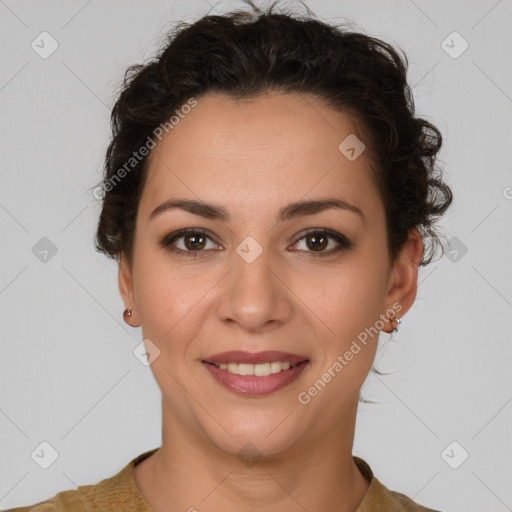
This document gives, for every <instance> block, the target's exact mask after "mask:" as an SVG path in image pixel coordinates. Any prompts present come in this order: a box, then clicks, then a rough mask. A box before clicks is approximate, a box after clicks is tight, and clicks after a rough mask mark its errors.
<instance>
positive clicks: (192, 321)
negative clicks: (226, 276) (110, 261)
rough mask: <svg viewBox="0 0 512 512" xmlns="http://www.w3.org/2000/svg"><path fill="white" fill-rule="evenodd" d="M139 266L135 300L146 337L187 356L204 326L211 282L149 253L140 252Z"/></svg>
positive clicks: (136, 275)
mask: <svg viewBox="0 0 512 512" xmlns="http://www.w3.org/2000/svg"><path fill="white" fill-rule="evenodd" d="M137 263H138V266H137V267H136V272H135V299H136V301H137V309H138V313H139V317H140V322H141V325H142V329H143V335H144V337H145V338H149V339H151V340H152V341H154V342H155V343H156V344H157V345H158V346H159V348H161V350H165V351H166V352H173V353H176V352H184V351H185V349H186V346H187V344H188V343H189V342H190V340H191V339H192V338H193V337H194V336H195V335H196V333H197V330H198V329H199V328H200V326H201V324H202V321H203V320H202V319H201V318H199V317H200V316H201V315H202V312H203V311H204V307H205V304H206V302H207V297H206V295H207V294H208V291H209V290H210V288H211V282H210V280H209V279H207V278H205V277H202V276H201V275H198V273H197V270H194V269H192V268H191V267H189V268H187V267H186V266H176V264H174V265H172V262H170V259H169V258H167V259H166V258H165V257H164V258H161V257H160V256H157V257H155V255H154V254H150V253H149V252H148V253H146V254H144V253H143V252H142V251H141V255H140V257H139V260H138V262H137Z"/></svg>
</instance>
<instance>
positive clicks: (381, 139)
mask: <svg viewBox="0 0 512 512" xmlns="http://www.w3.org/2000/svg"><path fill="white" fill-rule="evenodd" d="M246 3H247V4H249V5H250V7H251V8H252V11H251V10H247V11H246V10H237V11H233V12H230V13H228V14H225V15H222V16H217V15H211V16H204V17H202V18H200V19H199V20H197V21H195V22H194V23H191V24H189V23H186V22H183V21H181V22H179V23H178V24H177V25H176V26H175V27H174V29H172V30H171V31H170V32H169V33H168V34H167V38H166V41H165V43H164V45H163V47H162V48H160V49H159V51H158V52H157V55H156V57H154V58H153V59H151V60H150V61H149V62H148V63H146V64H135V65H132V66H130V67H129V68H128V69H127V70H126V72H125V75H124V80H123V84H122V90H121V92H120V94H119V97H118V99H117V101H116V103H115V105H114V107H113V110H112V114H111V129H112V139H111V141H110V144H109V146H108V149H107V152H106V157H105V168H104V176H103V180H102V182H101V183H100V184H99V185H98V186H97V189H98V187H100V189H101V191H102V195H103V197H102V199H103V203H102V209H101V213H100V217H99V222H98V226H97V231H96V236H95V244H96V249H97V250H98V251H100V252H103V253H104V254H106V255H107V256H109V257H111V258H114V259H118V258H119V256H120V254H121V253H122V254H124V255H125V256H126V258H127V259H128V261H130V262H131V261H132V250H133V247H132V245H133V235H134V230H135V221H136V216H137V208H138V204H139V199H140V197H141V192H142V189H143V186H144V181H145V176H146V174H147V172H146V171H147V167H148V165H147V163H148V155H147V154H146V155H145V156H143V157H140V156H139V155H138V153H137V150H139V148H141V147H144V145H146V146H147V145H148V141H152V138H151V137H152V135H154V134H155V133H156V131H155V128H156V127H158V126H161V125H162V124H163V123H165V122H166V121H167V120H168V119H169V118H170V116H172V115H173V114H174V113H176V112H177V111H178V110H179V109H180V108H181V106H182V105H184V104H185V105H186V104H187V101H190V98H200V97H201V96H202V95H206V94H209V93H223V94H227V95H229V97H231V98H233V99H244V98H254V97H257V96H258V95H261V94H264V93H265V92H268V91H272V90H276V91H279V92H284V93H300V94H312V95H314V96H315V97H316V98H318V99H319V100H321V101H323V102H325V104H326V105H328V106H329V107H330V108H333V109H335V110H337V111H339V112H343V113H348V114H349V115H351V116H353V119H355V120H356V124H357V126H358V127H359V129H360V131H361V132H362V133H364V140H365V145H366V148H367V155H368V156H369V162H370V164H369V166H370V170H371V176H372V179H373V180H374V182H375V184H376V186H377V188H378V190H379V193H380V195H381V197H382V199H383V203H384V208H385V215H386V226H387V240H388V250H389V255H390V258H391V261H394V260H395V258H396V257H397V255H398V254H399V252H400V250H401V248H402V247H403V245H404V243H405V242H406V240H407V237H408V234H409V231H410V230H411V229H413V228H416V229H418V231H419V233H420V235H421V238H422V241H423V244H424V248H425V250H424V252H423V255H422V259H421V263H420V264H421V265H426V264H428V263H430V262H431V261H432V258H433V256H434V254H435V253H436V252H437V249H438V248H439V247H441V251H442V248H443V245H442V243H441V242H440V235H439V234H438V232H437V230H436V229H434V224H435V222H436V221H437V220H438V219H439V218H440V217H441V216H442V215H443V214H444V212H445V211H446V209H447V208H448V206H449V205H450V204H451V202H452V192H451V189H450V187H449V186H448V185H447V184H446V183H445V182H444V181H443V179H442V170H441V169H440V168H439V166H438V165H437V160H436V155H437V153H438V151H439V150H440V148H441V144H442V136H441V133H440V132H439V130H438V129H437V128H436V127H435V126H433V125H432V124H430V123H429V122H427V121H426V120H424V119H421V118H419V117H415V107H414V100H413V96H412V92H411V89H410V87H409V85H408V83H407V79H406V74H407V68H408V60H407V56H406V55H405V53H404V52H403V50H401V49H399V50H396V49H394V48H393V46H391V45H390V44H388V43H386V42H384V41H382V40H379V39H376V38H373V37H370V36H367V35H365V34H362V33H359V32H355V31H350V30H348V29H346V28H344V27H342V26H341V25H340V26H334V25H330V24H327V23H324V22H322V21H320V20H319V19H318V18H316V17H315V16H313V15H311V13H310V11H309V10H308V15H293V14H291V13H289V12H281V13H276V12H274V11H273V9H274V6H275V3H274V4H273V5H272V6H271V7H270V8H268V9H267V10H265V11H262V10H261V9H260V8H258V7H255V6H254V4H253V3H252V2H251V0H246ZM153 145H154V143H153ZM136 153H137V156H138V158H137V159H135V158H134V155H135V154H136ZM141 153H142V152H141ZM145 153H147V151H146V152H145ZM128 161H130V162H131V164H130V165H131V168H130V169H127V168H126V163H127V162H128ZM123 169H124V171H125V172H122V173H121V172H120V171H122V170H123ZM120 175H122V179H119V177H120ZM95 195H96V194H95Z"/></svg>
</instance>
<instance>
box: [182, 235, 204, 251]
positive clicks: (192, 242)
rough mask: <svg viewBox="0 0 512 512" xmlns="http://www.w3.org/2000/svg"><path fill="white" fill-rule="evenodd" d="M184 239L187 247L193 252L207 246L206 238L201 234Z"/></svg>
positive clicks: (186, 236) (187, 236) (185, 236)
mask: <svg viewBox="0 0 512 512" xmlns="http://www.w3.org/2000/svg"><path fill="white" fill-rule="evenodd" d="M182 238H183V240H185V247H186V248H187V249H190V250H191V251H193V250H196V249H199V250H200V249H204V246H205V244H206V237H205V236H204V235H201V234H192V235H184V236H183V237H182Z"/></svg>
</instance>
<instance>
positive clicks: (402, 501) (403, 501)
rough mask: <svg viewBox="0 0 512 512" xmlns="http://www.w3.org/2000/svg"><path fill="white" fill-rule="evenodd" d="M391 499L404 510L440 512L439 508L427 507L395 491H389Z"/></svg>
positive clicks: (409, 511) (407, 511) (406, 511)
mask: <svg viewBox="0 0 512 512" xmlns="http://www.w3.org/2000/svg"><path fill="white" fill-rule="evenodd" d="M389 492H390V494H391V496H392V497H393V499H394V500H395V501H396V503H397V504H399V505H400V506H401V507H402V509H403V511H404V512H441V511H440V510H434V509H433V508H427V507H424V506H422V505H420V504H419V503H416V502H415V501H413V500H412V499H411V498H409V497H408V496H406V495H405V494H401V493H399V492H396V491H389Z"/></svg>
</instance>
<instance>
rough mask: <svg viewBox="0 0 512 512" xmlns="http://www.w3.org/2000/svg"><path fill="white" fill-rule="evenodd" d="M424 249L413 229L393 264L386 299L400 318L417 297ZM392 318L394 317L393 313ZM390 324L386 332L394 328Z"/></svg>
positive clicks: (416, 232)
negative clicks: (419, 270) (419, 269)
mask: <svg viewBox="0 0 512 512" xmlns="http://www.w3.org/2000/svg"><path fill="white" fill-rule="evenodd" d="M423 250H424V247H423V242H422V241H421V236H420V233H419V231H418V230H417V229H411V230H410V231H409V235H408V238H407V241H406V242H405V244H404V246H403V248H402V250H401V251H400V254H399V255H398V256H397V259H396V261H395V263H394V264H393V269H392V270H391V273H390V279H389V283H388V291H387V294H386V301H385V306H386V308H387V311H388V312H389V311H390V310H391V311H396V316H398V317H399V318H400V317H402V316H403V315H404V314H405V313H407V311H409V309H410V308H411V306H412V305H413V303H414V300H415V299H416V292H417V287H418V268H419V265H420V262H421V257H422V256H423ZM393 305H394V307H393ZM400 306H401V308H400ZM391 318H393V315H392V316H391ZM388 326H389V330H387V329H386V330H385V332H391V331H392V330H393V324H392V322H391V321H390V322H388Z"/></svg>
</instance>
